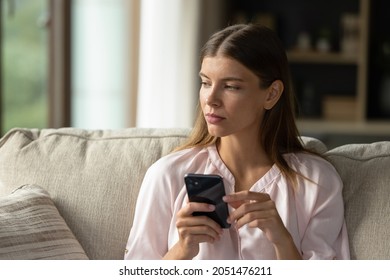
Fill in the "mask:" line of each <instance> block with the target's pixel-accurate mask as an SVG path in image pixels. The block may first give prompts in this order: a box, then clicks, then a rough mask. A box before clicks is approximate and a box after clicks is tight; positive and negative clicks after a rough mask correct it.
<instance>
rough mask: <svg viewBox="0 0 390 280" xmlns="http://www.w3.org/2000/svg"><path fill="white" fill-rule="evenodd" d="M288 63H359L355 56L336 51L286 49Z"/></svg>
mask: <svg viewBox="0 0 390 280" xmlns="http://www.w3.org/2000/svg"><path fill="white" fill-rule="evenodd" d="M287 57H288V60H289V62H290V63H320V64H347V65H349V64H352V65H357V64H358V63H359V61H358V57H357V56H352V55H346V54H343V53H338V52H329V53H321V52H317V51H295V50H293V51H288V52H287Z"/></svg>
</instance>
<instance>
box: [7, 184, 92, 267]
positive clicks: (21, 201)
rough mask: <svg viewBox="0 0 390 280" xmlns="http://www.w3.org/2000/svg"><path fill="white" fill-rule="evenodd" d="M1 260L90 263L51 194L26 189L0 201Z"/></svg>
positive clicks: (31, 188) (39, 190)
mask: <svg viewBox="0 0 390 280" xmlns="http://www.w3.org/2000/svg"><path fill="white" fill-rule="evenodd" d="M0 259H2V260H21V259H23V260H34V259H61V260H65V259H73V260H76V259H78V260H80V259H88V257H87V255H86V254H85V252H84V250H83V248H82V247H81V246H80V243H79V242H78V241H77V240H76V238H75V236H74V235H73V233H72V232H71V230H70V229H69V228H68V226H67V224H66V222H65V221H64V219H63V218H62V217H61V216H60V214H59V212H58V210H57V208H56V207H55V205H54V203H53V202H52V200H51V198H50V196H49V194H48V193H47V192H46V191H45V190H43V189H42V188H40V187H38V186H33V185H31V186H30V185H26V186H23V187H21V188H18V189H17V190H16V191H15V192H13V193H12V194H10V195H8V196H5V197H1V198H0Z"/></svg>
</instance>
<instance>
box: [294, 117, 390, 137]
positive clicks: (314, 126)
mask: <svg viewBox="0 0 390 280" xmlns="http://www.w3.org/2000/svg"><path fill="white" fill-rule="evenodd" d="M297 124H298V129H299V131H300V133H301V134H302V135H305V134H351V135H378V136H390V121H365V122H356V121H325V120H321V119H318V120H315V119H311V120H310V119H308V120H306V119H305V120H298V122H297Z"/></svg>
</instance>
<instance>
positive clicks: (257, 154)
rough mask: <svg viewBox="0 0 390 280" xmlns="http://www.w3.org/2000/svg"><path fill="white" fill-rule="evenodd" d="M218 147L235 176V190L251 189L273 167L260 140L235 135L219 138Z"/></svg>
mask: <svg viewBox="0 0 390 280" xmlns="http://www.w3.org/2000/svg"><path fill="white" fill-rule="evenodd" d="M217 148H218V152H219V155H220V157H221V159H222V161H223V162H224V163H225V165H226V166H227V168H228V169H229V170H230V172H231V173H232V174H233V176H234V178H235V182H236V185H235V191H236V192H237V191H240V190H249V189H250V188H251V187H252V186H253V185H254V184H255V183H256V182H257V181H258V180H259V179H260V178H261V177H263V176H264V174H265V173H267V172H268V171H269V169H270V168H271V167H272V165H273V162H272V161H271V159H270V158H269V157H268V155H267V154H266V152H265V151H264V149H263V147H262V145H261V144H260V141H258V140H256V139H254V141H248V140H245V139H239V138H237V137H233V136H227V137H223V138H220V139H219V142H218V143H217Z"/></svg>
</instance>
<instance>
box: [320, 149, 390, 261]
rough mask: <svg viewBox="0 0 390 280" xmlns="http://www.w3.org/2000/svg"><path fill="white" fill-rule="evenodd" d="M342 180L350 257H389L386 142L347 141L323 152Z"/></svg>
mask: <svg viewBox="0 0 390 280" xmlns="http://www.w3.org/2000/svg"><path fill="white" fill-rule="evenodd" d="M325 155H326V156H327V157H328V159H329V161H330V162H331V163H332V164H333V165H334V166H335V168H336V169H337V171H338V173H339V174H340V176H341V178H342V180H343V183H344V188H343V196H344V203H345V219H346V224H347V229H348V236H349V243H350V250H351V258H352V259H363V260H366V259H379V260H388V259H390V238H389V230H390V142H388V141H386V142H376V143H372V144H349V145H344V146H340V147H337V148H335V149H332V150H330V151H328V152H327V153H325Z"/></svg>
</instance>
